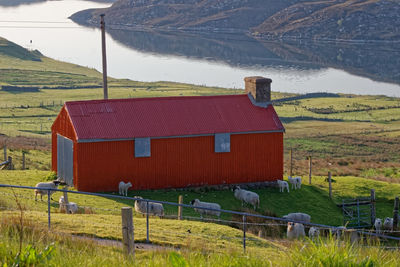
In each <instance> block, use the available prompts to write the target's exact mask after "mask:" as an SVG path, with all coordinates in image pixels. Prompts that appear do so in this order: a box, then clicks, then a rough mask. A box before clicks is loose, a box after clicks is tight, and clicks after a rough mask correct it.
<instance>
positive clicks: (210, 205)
mask: <svg viewBox="0 0 400 267" xmlns="http://www.w3.org/2000/svg"><path fill="white" fill-rule="evenodd" d="M190 204H191V205H192V206H194V207H202V208H210V209H215V210H205V209H196V208H195V209H194V211H195V212H198V213H200V217H201V218H202V219H203V215H214V216H217V217H218V219H219V216H220V215H221V212H220V211H216V210H220V209H221V206H220V205H219V204H217V203H210V202H203V201H200V200H198V199H193V200H192V201H191V202H190Z"/></svg>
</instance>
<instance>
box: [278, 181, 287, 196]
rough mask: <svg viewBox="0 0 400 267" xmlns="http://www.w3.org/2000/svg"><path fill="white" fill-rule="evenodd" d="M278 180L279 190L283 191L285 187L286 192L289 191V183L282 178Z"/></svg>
mask: <svg viewBox="0 0 400 267" xmlns="http://www.w3.org/2000/svg"><path fill="white" fill-rule="evenodd" d="M277 182H278V186H279V192H282V193H283V192H285V188H286V190H287V192H288V193H289V184H288V183H287V182H286V181H282V180H277Z"/></svg>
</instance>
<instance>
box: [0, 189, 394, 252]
mask: <svg viewBox="0 0 400 267" xmlns="http://www.w3.org/2000/svg"><path fill="white" fill-rule="evenodd" d="M0 188H10V189H27V190H35V189H40V190H43V188H36V187H29V186H17V185H7V184H0ZM45 190H46V191H47V201H46V202H40V201H39V202H36V203H39V204H38V205H37V206H36V211H41V212H43V211H44V209H46V210H47V228H48V229H49V230H52V231H53V229H52V213H53V214H54V213H56V212H55V208H58V207H59V203H58V202H57V201H51V194H52V193H53V192H61V193H68V194H79V195H86V196H92V197H104V198H108V199H110V198H111V199H116V200H129V202H130V203H132V204H133V203H134V202H135V201H144V202H145V203H146V207H149V205H151V204H152V203H159V204H162V205H171V206H174V207H183V208H189V209H198V210H208V211H214V212H220V213H225V214H230V215H231V217H232V218H231V219H222V218H220V217H218V218H210V217H204V218H199V217H194V216H187V215H186V216H181V217H180V216H179V214H166V215H164V216H163V218H167V219H180V218H182V219H184V220H191V221H199V222H202V223H216V224H223V225H229V226H233V227H235V228H238V229H241V230H242V232H243V233H242V236H241V237H239V236H234V237H232V236H227V235H223V234H220V235H219V238H220V239H224V240H236V241H238V240H241V243H242V246H243V249H244V250H246V245H247V244H246V242H248V241H257V240H259V239H257V238H255V237H253V236H248V235H246V234H247V232H249V229H251V228H252V227H265V228H266V229H278V228H280V229H281V231H284V230H285V228H286V226H287V223H288V222H294V223H301V224H303V225H306V226H307V227H312V226H313V227H317V228H318V229H320V230H322V231H328V232H331V233H337V232H341V233H344V232H352V233H354V232H356V233H357V234H358V235H362V236H370V237H377V238H380V239H382V240H394V241H400V238H399V237H396V236H392V235H393V234H397V233H400V231H386V230H384V231H376V230H363V229H357V230H355V229H346V228H343V227H337V226H331V225H323V224H317V223H308V222H303V221H295V220H291V219H286V218H280V217H273V216H266V215H260V214H253V213H247V212H240V211H232V210H224V209H218V210H217V209H212V208H207V207H198V206H196V207H194V206H192V205H187V204H180V203H175V202H169V201H159V200H151V199H142V198H135V197H126V196H120V195H112V194H100V193H91V192H80V191H69V190H63V189H50V188H49V189H47V188H46V189H45ZM0 195H3V196H6V197H7V198H12V197H13V196H15V197H17V198H20V199H24V200H26V201H35V198H34V197H33V194H32V195H31V196H29V195H26V194H21V193H15V192H13V193H11V192H4V191H1V192H0ZM121 205H125V204H121ZM127 205H128V204H127ZM79 207H80V208H81V209H83V210H84V212H83V213H86V212H85V210H86V209H88V210H89V213H90V211H97V213H100V214H110V215H118V216H119V215H121V209H120V208H119V207H118V208H112V209H110V208H98V207H93V206H90V205H89V206H79ZM0 210H2V211H18V210H19V208H18V207H13V206H9V205H7V206H3V205H1V203H0ZM33 210H34V209H33ZM93 213H95V212H93ZM150 215H151V212H149V210H147V212H145V213H144V214H142V216H145V223H144V224H145V231H143V229H139V230H140V231H141V233H142V235H144V236H145V242H146V243H150V239H151V238H150V237H151V228H150V223H149V222H150ZM136 216H139V214H136ZM239 218H241V220H240V219H239ZM235 219H236V220H235ZM251 219H253V220H255V219H258V220H260V221H251ZM87 220H88V218H71V219H69V220H68V224H69V225H72V226H73V225H85V224H86V223H88V221H87ZM56 223H60V222H56ZM97 223H98V226H96V227H97V228H95V231H94V232H93V236H94V237H101V236H102V234H104V232H105V229H106V230H107V232H110V231H111V232H113V233H115V235H117V237H120V235H122V223H121V222H118V223H115V222H112V223H110V222H108V221H107V218H104V219H103V220H101V221H98V222H97ZM72 226H71V227H72ZM143 232H144V234H143ZM163 232H165V234H168V235H175V236H177V237H179V236H181V237H207V238H214V237H215V236H213V235H208V234H205V233H198V232H194V231H191V229H181V230H179V231H178V230H177V229H169V230H168V231H167V230H166V231H160V230H159V229H158V230H157V233H154V234H157V235H160V234H163ZM253 234H255V235H257V233H253ZM259 236H260V234H259ZM281 241H282V242H286V240H281ZM281 241H279V242H281Z"/></svg>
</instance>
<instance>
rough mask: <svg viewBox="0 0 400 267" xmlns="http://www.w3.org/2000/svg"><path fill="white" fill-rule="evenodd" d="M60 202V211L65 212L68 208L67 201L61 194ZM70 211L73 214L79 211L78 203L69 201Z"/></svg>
mask: <svg viewBox="0 0 400 267" xmlns="http://www.w3.org/2000/svg"><path fill="white" fill-rule="evenodd" d="M58 203H59V204H60V211H61V212H65V211H66V210H67V204H66V203H65V200H64V197H63V196H61V197H60V199H59V200H58ZM68 212H69V213H71V214H75V213H77V212H78V204H76V203H75V202H69V203H68Z"/></svg>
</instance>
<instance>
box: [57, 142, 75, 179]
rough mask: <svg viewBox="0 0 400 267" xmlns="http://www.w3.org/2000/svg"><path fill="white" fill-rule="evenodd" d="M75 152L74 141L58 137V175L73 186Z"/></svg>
mask: <svg viewBox="0 0 400 267" xmlns="http://www.w3.org/2000/svg"><path fill="white" fill-rule="evenodd" d="M73 151H74V146H73V142H72V140H70V139H68V138H65V137H63V136H61V135H57V175H58V177H60V178H62V179H63V180H64V181H65V182H66V183H67V184H68V185H70V186H72V185H73V160H74V159H73Z"/></svg>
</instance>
